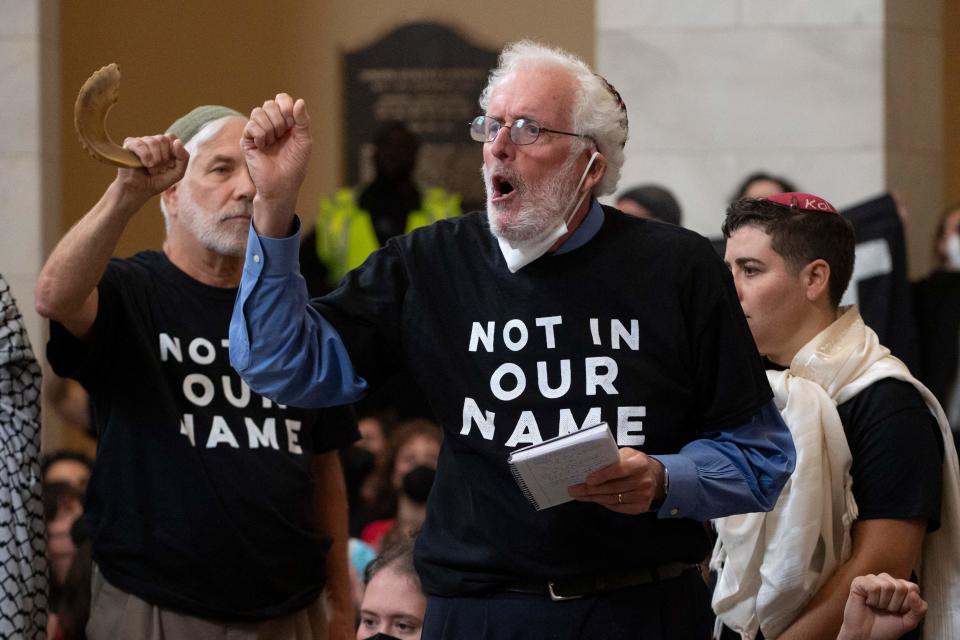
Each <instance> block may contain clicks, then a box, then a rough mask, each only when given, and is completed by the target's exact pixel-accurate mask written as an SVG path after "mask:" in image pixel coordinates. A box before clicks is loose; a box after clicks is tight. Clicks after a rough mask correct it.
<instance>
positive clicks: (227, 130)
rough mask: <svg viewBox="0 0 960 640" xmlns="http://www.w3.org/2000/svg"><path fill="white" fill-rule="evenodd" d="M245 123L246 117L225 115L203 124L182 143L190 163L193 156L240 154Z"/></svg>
mask: <svg viewBox="0 0 960 640" xmlns="http://www.w3.org/2000/svg"><path fill="white" fill-rule="evenodd" d="M246 124H247V119H246V118H242V117H240V116H226V117H224V118H219V119H217V120H211V121H210V122H208V123H206V124H205V125H203V127H202V128H201V129H200V131H198V132H197V134H196V135H195V136H193V138H191V139H190V141H189V142H188V143H187V144H186V145H184V147H185V148H186V150H187V151H188V152H189V153H190V161H191V163H192V162H193V160H194V158H198V157H204V156H208V155H210V154H220V153H226V154H230V155H234V154H236V155H240V154H241V150H240V136H241V134H242V133H243V127H244V126H245V125H246Z"/></svg>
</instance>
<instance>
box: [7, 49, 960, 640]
mask: <svg viewBox="0 0 960 640" xmlns="http://www.w3.org/2000/svg"><path fill="white" fill-rule="evenodd" d="M479 102H480V113H481V115H478V116H477V117H476V118H475V119H473V120H472V122H471V123H470V124H469V135H470V136H471V138H472V139H473V140H475V141H476V142H477V143H479V144H481V145H482V148H483V167H482V169H483V171H482V179H483V181H484V184H485V187H486V193H487V202H486V207H485V210H484V211H480V212H474V213H466V214H463V215H448V214H449V213H450V212H451V209H449V207H448V206H447V205H448V204H450V203H455V202H456V199H455V198H454V199H449V198H447V196H444V198H445V199H443V200H436V201H435V203H447V204H444V205H443V206H442V207H440V208H441V209H443V211H444V212H445V213H444V214H443V215H440V214H439V213H438V214H437V215H435V216H432V217H431V218H430V219H428V220H422V219H421V218H422V216H419V214H417V211H418V210H420V212H421V213H422V212H423V211H427V210H428V209H429V207H427V206H426V204H425V199H423V198H421V196H420V192H419V191H418V189H417V188H415V185H413V184H412V182H411V173H412V166H413V163H414V162H415V158H414V157H415V153H416V148H417V145H416V142H415V140H413V139H412V138H411V137H410V133H409V131H407V130H406V129H404V128H403V127H402V126H398V125H397V124H396V123H389V126H387V127H385V128H384V130H383V132H381V135H380V136H378V149H377V151H376V158H377V171H378V177H377V179H376V180H375V181H374V183H373V184H371V185H368V186H367V187H365V188H363V189H359V190H357V191H356V192H351V194H352V195H350V198H352V199H349V200H346V199H344V198H341V200H342V202H341V204H343V205H344V207H345V208H341V209H338V210H337V213H336V215H337V216H340V217H341V218H343V220H346V219H347V218H358V217H359V218H363V216H367V217H368V218H369V220H368V222H370V223H372V226H370V229H371V230H374V231H375V242H374V235H373V234H370V233H368V234H367V236H365V237H364V242H366V243H367V244H372V245H373V246H371V247H370V248H369V249H368V250H365V251H364V252H363V253H364V254H365V255H363V256H360V258H361V259H360V260H359V261H357V260H355V258H356V256H353V255H352V254H351V255H350V256H349V260H348V259H347V256H346V254H345V253H344V254H343V255H341V256H340V257H341V258H343V260H344V262H343V264H339V263H338V265H337V266H336V267H335V268H333V271H334V272H337V273H338V276H339V273H340V272H341V271H342V272H343V273H344V275H343V277H342V280H340V282H339V284H337V285H336V286H334V287H332V291H329V292H327V291H328V290H329V289H331V286H329V284H327V283H321V282H317V281H315V279H316V278H319V277H321V276H317V275H310V273H314V274H316V273H321V274H326V273H329V272H330V271H328V270H324V269H320V270H319V271H312V272H311V271H305V272H304V273H305V274H306V277H305V275H302V274H301V263H303V264H304V265H306V264H307V260H305V259H304V256H305V255H309V256H310V260H314V259H319V258H322V257H323V256H324V255H327V254H325V253H324V251H328V250H329V249H330V246H329V244H330V242H331V241H330V238H329V235H330V229H324V228H323V227H322V226H319V227H318V228H317V230H316V232H315V233H317V234H327V236H328V237H326V239H324V240H322V241H321V240H318V239H317V238H315V237H309V238H307V240H306V241H305V242H302V241H301V225H300V220H299V218H298V217H297V215H296V213H295V208H296V203H297V197H298V193H299V189H300V186H301V184H302V182H303V180H304V177H305V175H306V173H307V171H308V170H312V169H311V168H310V167H309V163H308V160H309V158H310V153H311V147H312V133H311V116H310V113H309V110H308V108H307V105H306V104H305V102H304V101H303V100H302V99H296V98H294V97H292V96H289V95H287V94H282V93H281V94H278V95H276V96H275V97H274V98H272V99H268V100H267V101H265V102H264V103H263V104H262V105H261V106H260V107H256V108H254V109H253V110H252V112H251V113H250V114H249V117H248V116H247V115H244V114H241V113H240V112H238V111H236V110H234V109H231V108H228V107H224V106H218V105H206V106H201V107H197V108H196V109H193V110H192V111H190V112H189V113H187V114H185V115H183V116H182V117H180V118H178V119H177V120H176V121H175V122H174V123H173V124H172V125H171V126H170V127H169V129H168V130H167V131H166V132H165V133H164V134H158V135H148V136H144V137H136V138H128V139H127V140H126V141H125V143H124V147H125V148H127V149H129V150H130V151H132V152H133V153H134V154H136V156H137V157H138V158H139V160H140V161H141V162H142V164H143V167H142V168H122V169H119V170H118V172H117V174H116V177H115V179H114V180H113V182H112V183H111V184H110V185H109V186H107V188H106V189H105V191H104V193H103V196H102V198H101V199H100V201H99V202H97V203H96V204H95V205H94V206H93V208H92V209H91V210H90V211H89V213H88V214H87V215H86V216H84V217H83V219H82V220H81V221H80V222H79V223H78V224H77V225H76V226H74V227H73V228H72V229H70V231H68V232H67V234H66V235H65V236H64V237H63V239H62V240H61V241H60V243H59V244H58V245H57V247H56V248H55V249H54V251H53V252H52V254H51V255H50V257H49V258H48V260H47V262H46V264H45V265H44V267H43V269H42V271H41V274H40V277H39V279H38V283H37V287H36V296H35V301H34V302H35V306H36V308H37V310H38V311H39V312H40V314H41V315H42V316H44V317H46V318H48V319H49V320H50V340H49V343H48V345H47V349H46V354H47V359H48V361H49V363H50V365H51V367H52V369H53V371H54V372H55V373H56V374H57V375H59V376H62V377H64V378H71V379H74V380H77V381H79V382H80V384H81V385H82V387H83V389H85V390H86V395H85V396H84V399H83V400H82V401H81V402H80V403H79V404H80V406H81V408H80V409H77V410H76V413H77V414H79V415H82V416H84V417H85V419H86V420H88V421H89V424H90V425H91V431H92V433H93V434H95V437H96V438H97V456H96V461H95V463H91V462H90V461H89V460H87V459H85V458H83V457H82V456H78V455H75V454H69V453H59V454H55V455H51V456H49V457H47V458H46V459H44V460H43V462H42V465H41V461H40V459H39V448H38V446H37V443H38V442H39V440H38V435H39V416H38V413H37V406H38V405H37V401H38V396H39V389H40V381H39V369H38V367H37V365H36V362H35V359H34V358H33V357H32V354H31V352H30V349H29V343H28V342H27V341H26V339H25V332H24V331H23V330H22V326H21V323H20V322H19V316H18V314H16V313H15V307H13V305H12V300H11V299H10V297H9V294H8V292H7V291H6V287H5V285H3V283H2V280H0V302H3V308H4V315H3V317H2V318H0V319H2V320H4V322H5V323H7V324H9V325H10V326H11V327H12V329H10V330H9V331H5V333H2V334H0V367H2V368H0V371H2V372H3V375H2V376H0V383H2V385H0V395H2V402H3V404H2V405H0V409H2V410H3V413H2V415H3V424H2V428H3V433H4V446H5V447H7V448H8V449H9V450H8V451H7V452H6V453H5V459H6V460H17V461H19V462H18V463H17V464H16V465H11V464H9V463H8V464H7V465H6V467H4V468H3V470H4V471H5V473H6V475H4V476H3V478H2V481H3V485H4V486H3V487H0V490H3V491H6V492H7V493H6V494H4V495H13V496H17V497H16V499H13V500H11V501H2V500H0V516H2V519H3V520H5V521H9V522H10V523H11V525H10V526H9V527H8V526H6V525H3V524H2V523H0V529H4V530H6V529H7V528H9V529H10V530H11V531H12V532H13V533H12V534H11V535H13V536H14V539H15V540H16V541H17V545H16V546H9V548H8V549H7V550H6V551H5V553H6V558H4V562H3V563H0V570H2V571H4V572H6V574H7V575H9V576H12V578H11V579H10V580H9V581H8V580H0V614H3V615H0V635H3V634H5V633H7V632H8V631H9V630H11V629H12V630H16V631H17V632H19V633H21V634H22V636H23V637H44V636H45V635H47V636H48V637H52V638H65V639H71V638H90V639H92V640H97V639H100V638H111V639H113V638H121V639H123V638H137V639H142V638H146V639H151V638H224V639H225V638H228V637H229V638H241V639H243V638H249V639H255V638H271V639H274V638H277V639H288V638H289V639H300V638H330V639H331V640H336V639H341V640H342V639H346V638H354V637H355V638H357V639H358V640H363V639H366V638H380V639H384V640H387V639H389V638H395V639H396V638H400V639H406V638H424V639H430V640H436V639H456V640H470V639H472V638H485V639H486V638H489V639H493V640H496V639H500V638H530V639H534V640H536V639H539V638H543V639H547V638H551V639H553V638H555V639H574V638H598V639H601V638H602V639H610V640H616V639H618V638H624V639H626V638H666V639H684V638H698V639H705V638H710V637H714V638H719V639H725V638H750V639H755V638H783V639H784V640H790V639H799V638H842V639H844V640H867V639H873V640H886V639H888V638H889V639H893V638H901V637H902V638H914V637H921V635H920V634H921V633H923V634H925V637H928V638H953V637H960V469H958V462H957V453H956V448H955V443H954V438H955V437H956V436H955V433H956V431H954V432H951V425H953V426H954V427H956V426H957V424H958V421H960V417H958V416H960V391H958V388H960V383H958V376H957V362H958V360H960V358H958V355H957V354H958V350H960V347H958V345H960V338H958V335H960V334H958V331H960V311H958V310H960V303H954V302H949V301H947V300H946V299H947V298H948V297H949V296H951V295H953V293H954V290H953V288H954V287H955V286H960V285H956V284H955V283H954V280H955V278H953V276H955V275H956V274H957V273H960V223H958V220H960V210H957V209H951V210H950V211H948V212H947V215H945V216H944V220H943V224H942V225H941V230H940V235H939V236H938V238H937V240H936V243H935V250H936V251H937V252H938V255H939V256H941V257H942V260H941V261H940V262H939V263H938V264H940V265H941V268H940V269H939V270H938V272H937V273H935V274H934V275H933V276H931V277H930V279H929V280H928V281H926V282H925V283H923V284H921V285H919V286H918V289H917V299H918V300H919V301H921V302H919V303H918V305H919V306H918V310H919V311H918V314H917V317H918V318H919V319H920V321H921V329H920V331H919V332H918V333H917V336H918V338H919V342H920V344H921V348H920V353H921V355H922V360H921V365H920V367H922V368H919V369H917V370H914V371H911V370H910V369H909V368H908V367H907V366H906V365H905V364H904V363H903V362H902V361H901V360H899V359H897V358H896V357H893V356H892V355H891V354H890V350H889V349H887V348H886V347H885V346H884V344H883V340H882V336H881V337H878V335H877V332H876V331H874V330H873V329H872V328H871V326H872V324H871V322H870V318H868V317H867V316H866V314H864V315H861V314H860V312H859V311H858V309H857V307H856V306H846V305H845V304H843V300H844V295H845V292H847V290H848V288H849V287H850V286H856V284H857V283H855V282H854V283H853V284H852V285H851V278H852V276H853V272H854V261H855V256H856V254H857V248H856V247H857V243H858V237H857V236H856V234H855V227H854V223H852V222H851V221H850V220H848V219H847V218H846V217H844V216H843V215H841V212H838V211H837V209H836V208H835V207H834V206H833V205H832V204H831V203H830V202H829V201H828V200H827V199H825V198H823V197H821V196H819V195H814V194H811V193H804V192H799V191H798V190H797V188H795V187H794V186H793V185H791V184H789V183H788V182H787V181H786V180H785V179H783V178H781V177H778V176H774V175H770V174H766V173H758V174H755V175H751V176H749V177H748V178H747V179H746V180H745V181H744V184H743V185H741V186H740V187H739V188H738V189H737V193H736V194H735V197H734V198H733V200H732V203H731V205H730V206H729V208H728V210H727V212H726V218H725V220H724V222H723V224H722V229H720V230H721V231H722V239H719V240H716V241H714V242H713V243H711V242H710V241H708V240H707V239H705V238H703V237H702V236H700V235H698V234H696V233H694V232H692V231H689V230H687V229H684V228H683V227H682V222H683V218H682V211H681V207H680V204H679V201H678V199H677V198H676V197H675V196H674V195H673V194H671V193H670V191H669V190H668V189H666V188H664V187H663V186H660V185H653V184H647V185H641V186H638V187H635V188H631V189H627V190H625V191H622V192H620V193H619V195H617V196H616V197H615V198H614V201H615V202H616V207H612V206H606V205H602V204H601V203H600V202H599V200H598V198H600V197H602V196H612V195H613V194H614V193H615V192H616V190H617V184H618V180H619V176H620V171H621V168H622V166H623V163H624V160H625V158H624V147H625V144H626V141H627V138H628V134H629V129H628V117H627V107H626V105H625V104H624V103H623V101H622V99H621V97H620V95H619V94H618V93H617V91H616V89H615V88H614V87H613V86H612V85H610V84H609V83H608V82H607V81H606V80H604V79H603V78H602V77H601V76H599V75H597V74H595V73H594V72H593V71H592V70H591V69H590V68H589V67H588V66H587V65H586V64H584V63H583V62H582V61H581V60H579V59H578V58H576V57H575V56H573V55H571V54H569V53H567V52H564V51H562V50H559V49H555V48H552V47H548V46H544V45H540V44H537V43H533V42H529V41H521V42H518V43H513V44H511V45H509V46H507V47H506V48H505V49H504V50H503V52H502V53H501V56H500V60H499V63H498V66H497V67H496V68H495V69H493V70H492V71H491V73H490V77H489V81H488V84H487V86H486V88H485V89H484V91H483V93H482V94H481V96H480V100H479ZM390 141H396V144H394V143H392V142H390ZM389 145H393V146H396V147H397V148H398V149H399V151H396V150H394V151H391V150H390V149H391V148H392V147H390V146H389ZM385 194H386V195H385ZM389 194H394V195H396V194H399V196H398V197H397V199H394V198H393V196H391V195H389ZM154 196H159V197H160V201H161V208H162V211H163V215H164V220H165V225H166V238H165V240H164V243H163V247H162V250H160V251H144V252H141V253H138V254H136V255H134V256H132V257H129V258H113V257H112V255H113V253H114V251H115V249H116V246H117V242H118V240H119V238H120V236H121V234H122V233H123V231H124V229H125V228H126V226H127V225H128V223H129V222H130V220H131V219H132V218H133V217H134V216H135V215H138V213H139V211H140V210H141V209H142V208H143V206H144V205H145V204H146V203H147V202H148V201H149V200H150V199H151V198H153V197H154ZM354 196H357V197H354ZM400 196H402V197H400ZM344 197H346V196H344ZM345 203H346V204H345ZM347 204H349V206H346V205H347ZM325 206H327V208H328V209H330V207H331V206H332V205H330V203H327V204H326V205H325ZM438 206H439V205H438ZM364 207H367V208H368V209H369V211H367V210H365V209H364ZM330 211H332V209H330ZM438 211H439V209H438ZM328 213H329V212H328ZM456 213H459V211H457V212H456ZM414 214H417V215H414ZM329 215H331V216H332V215H333V213H330V214H329ZM418 216H419V217H418ZM338 219H339V218H338ZM343 220H341V221H340V222H337V223H336V224H337V225H340V224H343ZM325 222H330V223H331V224H332V222H331V220H326V221H325ZM368 226H369V225H368ZM718 227H720V225H719V224H718ZM337 228H339V227H337ZM358 228H359V227H358ZM364 228H366V227H364ZM405 232H406V233H405ZM344 237H346V236H344ZM322 247H325V249H324V251H321V250H320V249H321V248H322ZM378 247H379V248H378ZM304 248H306V254H305V253H304ZM315 249H316V250H315ZM340 249H343V248H342V247H341V248H340ZM318 252H319V253H318ZM718 252H719V253H720V257H719V258H718V255H717V254H718ZM341 253H343V252H342V251H341ZM366 254H369V255H366ZM311 269H312V267H311ZM319 292H326V293H324V294H323V295H320V296H319V297H311V296H312V295H314V294H317V293H319ZM8 309H12V311H10V312H8V311H7V310H8ZM923 323H926V325H924V324H923ZM7 324H5V325H4V326H5V327H6V326H7ZM7 336H12V337H9V338H8V337H7ZM934 338H935V339H936V340H938V341H939V343H938V344H936V345H931V344H930V343H929V342H928V340H933V339H934ZM8 345H9V346H8ZM934 360H936V362H937V363H938V364H936V365H933V364H931V363H932V362H933V361H934ZM924 382H926V383H927V384H924ZM64 397H65V394H64ZM75 400H76V399H75V398H73V399H72V400H71V402H73V403H74V404H76V402H75ZM8 416H9V417H8ZM599 422H605V423H607V425H609V428H610V431H611V433H612V436H613V438H614V439H615V441H616V443H617V445H618V454H617V455H618V459H617V461H616V462H615V463H614V464H612V465H609V466H606V467H603V468H601V469H592V470H591V469H587V470H584V481H583V482H581V483H579V484H576V485H573V486H571V487H569V488H568V489H567V490H568V493H569V497H570V501H569V502H567V503H564V504H561V505H558V506H555V507H552V508H549V509H545V510H542V511H538V510H536V509H534V508H533V507H532V506H531V505H530V503H529V502H528V501H527V500H526V498H525V497H524V495H523V492H522V491H521V489H520V487H519V486H518V485H517V483H516V481H515V478H514V477H513V475H512V473H511V469H510V466H509V465H508V462H507V458H508V456H509V454H510V453H511V452H512V451H514V450H516V449H517V448H519V447H522V446H524V445H528V444H537V443H540V442H542V441H544V440H546V439H549V438H552V437H562V436H563V435H564V434H570V433H572V432H575V431H577V430H579V429H582V428H584V427H587V426H591V425H593V424H596V423H599ZM31 439H32V442H33V445H32V446H31V444H30V443H28V442H27V440H31ZM41 485H42V487H43V494H42V495H43V500H42V502H40V500H39V498H40V495H41V493H40V486H41ZM8 502H9V503H10V504H11V505H12V507H10V508H9V511H10V513H9V514H7V513H5V511H4V510H5V509H8V507H7V504H8ZM31 514H32V515H31ZM31 517H34V518H40V520H39V523H40V524H39V527H40V529H39V531H43V523H44V522H45V523H46V526H45V531H46V534H45V538H46V545H45V546H44V545H42V544H40V545H38V544H37V540H38V537H37V531H38V529H36V527H34V529H31V526H32V525H31V524H30V523H31V522H32V521H31V520H30V518H31ZM43 537H44V536H42V535H41V536H40V539H41V541H42V539H43ZM46 565H49V570H48V569H47V566H46ZM47 576H49V584H47ZM8 584H9V585H11V586H10V587H8V586H7V585H8ZM8 602H13V603H15V604H14V605H12V606H13V607H14V608H15V610H16V611H17V612H18V615H17V616H12V617H9V620H8V616H7V610H8V605H7V604H6V603H8ZM48 613H49V616H48V615H47V614H48ZM44 619H47V622H44ZM4 625H6V626H4Z"/></svg>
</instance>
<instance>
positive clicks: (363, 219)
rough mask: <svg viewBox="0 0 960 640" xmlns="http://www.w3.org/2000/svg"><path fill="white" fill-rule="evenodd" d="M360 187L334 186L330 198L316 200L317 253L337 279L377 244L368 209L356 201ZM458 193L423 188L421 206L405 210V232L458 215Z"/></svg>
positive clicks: (360, 261)
mask: <svg viewBox="0 0 960 640" xmlns="http://www.w3.org/2000/svg"><path fill="white" fill-rule="evenodd" d="M359 193H360V189H359V188H356V189H351V188H344V189H338V190H337V192H336V193H335V194H334V195H333V197H332V198H330V197H324V198H322V199H321V200H320V212H319V214H317V225H316V238H317V257H318V258H320V260H322V261H323V263H324V264H325V265H327V268H328V269H330V278H331V280H332V281H333V282H339V281H340V280H341V279H342V278H343V276H344V275H346V273H347V272H348V271H350V270H351V269H354V268H356V267H358V266H360V265H361V264H362V263H363V261H364V260H366V259H367V256H369V255H370V254H371V253H373V252H374V251H376V250H377V249H378V248H379V247H380V243H379V242H378V241H377V234H376V232H375V231H374V229H373V221H372V220H371V219H370V213H369V212H368V211H366V210H364V209H361V208H360V206H359V205H358V204H357V201H358V196H359ZM460 213H461V210H460V195H459V194H456V193H448V192H447V191H445V190H444V189H441V188H440V187H429V188H427V189H425V190H424V191H423V195H422V198H421V206H420V209H419V210H417V211H411V212H410V213H408V214H407V230H406V232H407V233H410V232H411V231H413V230H414V229H416V228H418V227H423V226H426V225H428V224H433V223H434V222H436V221H438V220H446V219H447V218H452V217H453V216H458V215H460Z"/></svg>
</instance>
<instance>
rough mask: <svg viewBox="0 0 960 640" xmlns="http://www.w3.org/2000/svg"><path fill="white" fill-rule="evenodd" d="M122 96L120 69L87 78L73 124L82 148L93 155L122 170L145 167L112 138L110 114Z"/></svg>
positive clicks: (111, 66) (110, 67)
mask: <svg viewBox="0 0 960 640" xmlns="http://www.w3.org/2000/svg"><path fill="white" fill-rule="evenodd" d="M119 96H120V67H118V66H117V64H116V63H111V64H108V65H107V66H105V67H102V68H101V69H100V70H99V71H97V72H95V73H94V74H93V75H92V76H90V77H89V78H87V81H86V82H84V83H83V86H82V87H80V94H79V95H78V96H77V102H76V104H74V106H73V124H74V126H75V127H76V128H77V135H78V136H79V138H80V146H82V147H83V148H84V149H86V150H87V153H89V154H90V155H91V156H93V157H94V158H96V159H97V160H99V161H100V162H105V163H107V164H112V165H115V166H118V167H130V168H136V167H142V166H143V163H142V162H140V158H138V157H137V155H136V154H135V153H134V152H132V151H130V150H129V149H124V148H123V147H121V146H120V145H118V144H117V143H116V142H114V141H113V140H111V139H110V136H109V134H107V128H106V124H107V114H108V113H110V108H111V107H113V105H114V104H115V103H116V102H117V99H118V98H119Z"/></svg>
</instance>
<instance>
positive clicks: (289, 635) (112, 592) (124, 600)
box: [87, 565, 327, 640]
mask: <svg viewBox="0 0 960 640" xmlns="http://www.w3.org/2000/svg"><path fill="white" fill-rule="evenodd" d="M91 583H92V584H91V589H92V591H91V594H90V620H89V621H88V622H87V638H89V640H179V639H180V638H184V639H189V640H326V638H327V621H326V615H325V614H324V610H323V602H322V598H318V599H317V601H316V602H314V603H313V604H312V605H310V606H308V607H305V608H303V609H301V610H300V611H295V612H294V613H291V614H289V615H287V616H284V617H282V618H276V619H273V620H267V621H265V622H251V623H223V622H216V621H212V620H205V619H203V618H195V617H193V616H189V615H185V614H182V613H177V612H175V611H170V610H168V609H162V608H160V607H157V606H154V605H152V604H150V603H148V602H145V601H143V600H141V599H140V598H138V597H136V596H134V595H131V594H129V593H127V592H125V591H121V590H120V589H118V588H116V587H115V586H113V585H112V584H110V583H109V582H107V581H106V580H104V578H103V575H102V574H101V573H100V571H99V569H97V567H96V565H94V567H93V578H92V580H91Z"/></svg>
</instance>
